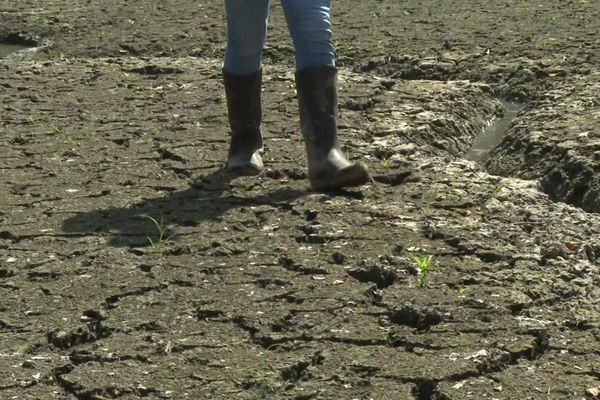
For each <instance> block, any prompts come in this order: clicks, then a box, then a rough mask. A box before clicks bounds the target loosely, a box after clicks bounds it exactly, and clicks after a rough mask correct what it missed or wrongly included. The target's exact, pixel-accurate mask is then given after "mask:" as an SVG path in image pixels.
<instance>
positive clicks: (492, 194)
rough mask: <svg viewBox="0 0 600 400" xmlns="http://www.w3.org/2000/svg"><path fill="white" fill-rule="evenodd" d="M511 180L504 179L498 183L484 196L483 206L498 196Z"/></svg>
mask: <svg viewBox="0 0 600 400" xmlns="http://www.w3.org/2000/svg"><path fill="white" fill-rule="evenodd" d="M509 182H510V181H509V180H508V179H506V180H503V181H500V183H498V184H497V185H496V187H495V188H494V190H493V191H492V192H490V193H488V194H487V195H485V196H483V198H482V199H481V206H484V205H485V204H486V203H487V202H488V201H490V200H491V199H493V198H495V197H496V196H498V193H500V191H501V190H502V189H504V188H505V187H506V185H508V184H509Z"/></svg>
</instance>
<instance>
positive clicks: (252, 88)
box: [223, 69, 263, 175]
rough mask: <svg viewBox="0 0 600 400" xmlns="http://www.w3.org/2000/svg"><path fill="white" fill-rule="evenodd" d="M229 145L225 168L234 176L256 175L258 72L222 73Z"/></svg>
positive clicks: (259, 138) (259, 166)
mask: <svg viewBox="0 0 600 400" xmlns="http://www.w3.org/2000/svg"><path fill="white" fill-rule="evenodd" d="M223 83H224V85H225V95H226V97H227V113H228V116H229V126H230V127H231V142H230V146H229V155H228V157H227V169H228V170H229V171H230V172H232V173H234V174H236V175H257V174H258V173H260V171H261V170H262V168H263V162H262V158H261V153H262V151H263V141H262V134H261V131H260V124H261V122H262V109H261V100H260V90H261V85H262V69H261V70H258V71H257V72H255V73H253V74H250V75H244V76H237V75H231V74H228V73H227V72H225V71H223Z"/></svg>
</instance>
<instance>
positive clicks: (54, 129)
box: [48, 124, 65, 136]
mask: <svg viewBox="0 0 600 400" xmlns="http://www.w3.org/2000/svg"><path fill="white" fill-rule="evenodd" d="M48 128H50V129H52V133H54V134H56V135H61V136H62V135H64V134H65V132H64V131H63V130H62V129H61V128H60V127H58V126H57V125H52V124H49V125H48Z"/></svg>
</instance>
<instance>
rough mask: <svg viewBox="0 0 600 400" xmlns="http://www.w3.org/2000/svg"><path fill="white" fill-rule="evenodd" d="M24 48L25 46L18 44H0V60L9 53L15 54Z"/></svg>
mask: <svg viewBox="0 0 600 400" xmlns="http://www.w3.org/2000/svg"><path fill="white" fill-rule="evenodd" d="M26 48H27V46H23V45H20V44H10V43H0V58H1V57H6V56H7V55H9V54H11V53H15V52H17V51H19V50H23V49H26Z"/></svg>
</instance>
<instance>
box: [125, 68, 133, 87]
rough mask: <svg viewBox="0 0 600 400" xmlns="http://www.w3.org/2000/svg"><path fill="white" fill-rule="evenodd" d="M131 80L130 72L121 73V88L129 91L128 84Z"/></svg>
mask: <svg viewBox="0 0 600 400" xmlns="http://www.w3.org/2000/svg"><path fill="white" fill-rule="evenodd" d="M132 78H133V76H132V75H131V73H130V72H123V87H124V88H125V89H129V82H131V79H132Z"/></svg>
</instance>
